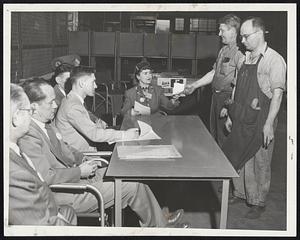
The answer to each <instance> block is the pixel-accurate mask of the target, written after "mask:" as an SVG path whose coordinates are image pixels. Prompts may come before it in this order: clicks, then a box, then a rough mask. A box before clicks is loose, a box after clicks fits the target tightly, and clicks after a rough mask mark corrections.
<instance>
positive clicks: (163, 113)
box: [158, 110, 168, 116]
mask: <svg viewBox="0 0 300 240" xmlns="http://www.w3.org/2000/svg"><path fill="white" fill-rule="evenodd" d="M158 113H159V114H161V115H163V116H168V114H167V113H166V112H164V111H162V110H159V111H158Z"/></svg>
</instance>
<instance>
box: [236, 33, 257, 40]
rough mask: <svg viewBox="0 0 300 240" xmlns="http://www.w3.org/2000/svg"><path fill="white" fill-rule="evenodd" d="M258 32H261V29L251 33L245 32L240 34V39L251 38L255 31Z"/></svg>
mask: <svg viewBox="0 0 300 240" xmlns="http://www.w3.org/2000/svg"><path fill="white" fill-rule="evenodd" d="M257 32H259V31H255V32H253V33H249V34H243V35H240V39H241V40H243V38H245V40H246V41H247V40H248V38H249V37H250V36H251V35H253V34H254V33H257Z"/></svg>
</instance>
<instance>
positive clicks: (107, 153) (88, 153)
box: [82, 151, 112, 156]
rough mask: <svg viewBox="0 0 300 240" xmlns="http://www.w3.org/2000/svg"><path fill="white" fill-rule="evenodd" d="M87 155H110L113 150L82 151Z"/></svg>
mask: <svg viewBox="0 0 300 240" xmlns="http://www.w3.org/2000/svg"><path fill="white" fill-rule="evenodd" d="M82 153H83V155H85V156H110V155H111V154H112V152H111V151H98V152H82Z"/></svg>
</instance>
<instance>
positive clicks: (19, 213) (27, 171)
mask: <svg viewBox="0 0 300 240" xmlns="http://www.w3.org/2000/svg"><path fill="white" fill-rule="evenodd" d="M31 113H32V110H31V108H30V103H29V100H28V97H27V96H26V94H25V93H24V91H23V89H22V88H21V87H20V86H17V85H15V84H11V86H10V134H9V138H10V143H9V145H10V149H9V217H8V221H9V224H14V225H76V224H77V218H76V214H75V212H74V209H72V207H70V206H67V205H65V206H58V205H57V204H56V202H55V199H54V195H53V193H52V192H51V190H50V188H49V187H48V185H47V183H46V182H45V181H44V179H43V177H42V176H41V175H40V174H39V172H37V171H36V169H35V167H34V165H33V164H32V162H31V159H30V158H29V157H28V156H26V155H25V154H24V153H22V152H21V151H20V149H19V147H18V145H17V142H18V140H19V138H21V137H22V136H23V135H24V134H26V132H27V131H28V129H29V124H30V121H31V117H30V116H31Z"/></svg>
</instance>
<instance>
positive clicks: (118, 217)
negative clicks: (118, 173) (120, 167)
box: [115, 179, 122, 227]
mask: <svg viewBox="0 0 300 240" xmlns="http://www.w3.org/2000/svg"><path fill="white" fill-rule="evenodd" d="M115 226H116V227H122V180H121V179H115Z"/></svg>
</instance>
